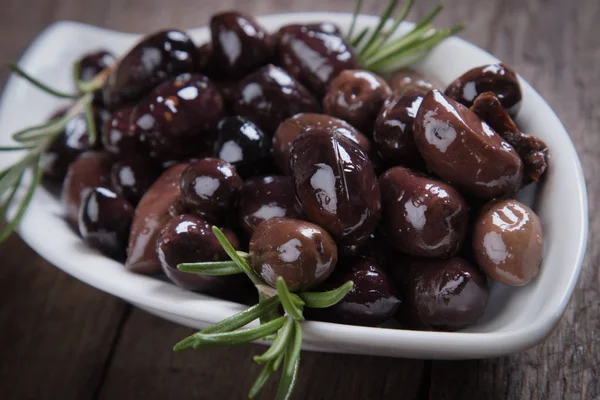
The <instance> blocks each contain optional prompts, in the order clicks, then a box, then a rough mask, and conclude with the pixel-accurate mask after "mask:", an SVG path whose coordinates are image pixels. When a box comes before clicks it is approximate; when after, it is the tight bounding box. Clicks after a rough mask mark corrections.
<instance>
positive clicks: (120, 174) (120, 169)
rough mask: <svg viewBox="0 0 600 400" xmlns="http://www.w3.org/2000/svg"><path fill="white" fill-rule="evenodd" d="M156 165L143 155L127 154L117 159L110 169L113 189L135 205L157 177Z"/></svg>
mask: <svg viewBox="0 0 600 400" xmlns="http://www.w3.org/2000/svg"><path fill="white" fill-rule="evenodd" d="M158 175H159V174H158V171H157V168H156V166H155V165H154V164H153V163H151V162H150V161H149V160H147V159H146V158H144V157H140V156H129V157H128V158H123V159H120V160H118V161H117V162H116V163H115V164H114V165H113V166H112V169H111V171H110V182H111V187H112V188H113V190H114V191H115V192H116V193H118V194H120V195H122V196H123V197H125V198H126V199H127V201H129V202H130V203H131V204H132V205H134V206H135V205H137V204H138V203H139V202H140V199H141V198H142V196H143V195H144V193H146V191H148V189H149V188H150V186H152V184H153V183H154V181H155V180H156V178H157V177H158Z"/></svg>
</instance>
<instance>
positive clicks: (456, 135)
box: [414, 90, 523, 199]
mask: <svg viewBox="0 0 600 400" xmlns="http://www.w3.org/2000/svg"><path fill="white" fill-rule="evenodd" d="M414 137H415V142H416V144H417V148H418V149H419V151H420V153H421V155H422V156H423V159H424V160H425V162H426V163H427V167H429V169H431V170H432V171H433V172H434V173H435V174H436V175H438V176H439V177H441V178H442V179H444V180H446V181H448V182H450V183H451V184H452V185H453V186H454V187H456V188H457V189H459V190H462V191H464V192H466V193H468V194H470V195H472V196H475V197H480V198H483V199H491V198H494V197H502V196H506V195H510V194H512V193H514V192H515V191H516V190H517V189H518V188H519V187H520V186H521V181H522V178H523V163H522V162H521V159H520V158H519V155H518V154H517V152H516V151H515V150H514V149H513V148H512V146H511V145H510V144H508V143H507V142H506V141H504V140H503V139H502V138H501V137H500V136H499V135H498V134H497V133H496V132H494V131H493V130H492V129H491V128H490V127H489V126H488V125H487V124H486V123H485V122H483V121H481V120H480V119H479V117H477V115H475V114H474V113H473V112H472V111H470V110H469V109H468V108H466V107H465V106H463V105H462V104H460V103H457V102H456V101H454V100H452V99H451V98H449V97H447V96H445V95H444V94H442V93H441V92H439V91H438V90H432V91H431V92H429V93H428V94H427V95H426V96H425V98H424V99H423V101H422V102H421V107H420V108H419V112H418V114H417V117H416V118H415V121H414Z"/></svg>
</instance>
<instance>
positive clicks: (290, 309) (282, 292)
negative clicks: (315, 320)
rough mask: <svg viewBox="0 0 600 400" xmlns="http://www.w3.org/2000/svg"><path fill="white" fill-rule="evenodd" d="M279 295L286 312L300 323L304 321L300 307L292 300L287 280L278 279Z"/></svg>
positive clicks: (279, 277)
mask: <svg viewBox="0 0 600 400" xmlns="http://www.w3.org/2000/svg"><path fill="white" fill-rule="evenodd" d="M277 293H279V299H280V300H281V305H282V306H283V308H284V310H285V312H287V313H288V314H289V315H290V316H291V317H292V318H294V319H295V320H298V321H303V320H304V316H303V315H302V310H301V309H300V307H299V306H298V305H297V304H296V303H295V302H294V300H292V294H291V293H290V291H289V290H288V287H287V285H286V283H285V280H284V279H283V278H282V277H281V276H278V277H277Z"/></svg>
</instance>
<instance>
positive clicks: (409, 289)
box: [392, 257, 490, 331]
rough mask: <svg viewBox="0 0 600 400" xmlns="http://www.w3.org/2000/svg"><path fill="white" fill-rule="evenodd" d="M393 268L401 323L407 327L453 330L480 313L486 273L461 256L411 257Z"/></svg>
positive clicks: (485, 295)
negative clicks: (398, 295)
mask: <svg viewBox="0 0 600 400" xmlns="http://www.w3.org/2000/svg"><path fill="white" fill-rule="evenodd" d="M406 264H408V265H399V266H397V268H395V269H394V270H392V272H393V275H394V276H395V277H396V281H397V283H398V288H399V289H400V291H401V293H402V294H403V300H404V301H403V303H402V304H401V305H400V310H399V319H400V323H401V324H402V325H404V326H405V327H407V328H410V329H421V330H444V331H454V330H457V329H461V328H464V327H466V326H468V325H472V324H474V323H475V322H477V320H478V319H479V318H480V317H481V316H482V315H483V312H484V310H485V306H486V304H487V301H488V298H489V294H490V289H489V286H488V284H487V280H486V278H485V275H484V274H483V273H482V272H481V271H480V270H479V269H478V268H477V267H475V266H473V265H472V264H470V263H469V262H468V261H466V260H463V259H462V258H458V257H455V258H450V259H448V260H436V259H413V260H410V261H409V262H408V263H406Z"/></svg>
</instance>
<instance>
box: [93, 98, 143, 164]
mask: <svg viewBox="0 0 600 400" xmlns="http://www.w3.org/2000/svg"><path fill="white" fill-rule="evenodd" d="M132 112H133V107H123V108H120V109H119V110H117V111H115V112H113V113H111V114H110V116H109V117H108V118H107V119H106V121H105V122H104V135H102V144H103V145H104V148H105V149H106V151H108V152H109V153H111V154H114V155H116V156H118V157H120V158H126V157H129V156H130V155H131V154H138V153H140V152H145V151H144V150H143V147H142V145H141V143H140V139H139V137H138V136H137V132H136V130H135V126H134V125H133V124H132V123H131V113H132Z"/></svg>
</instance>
